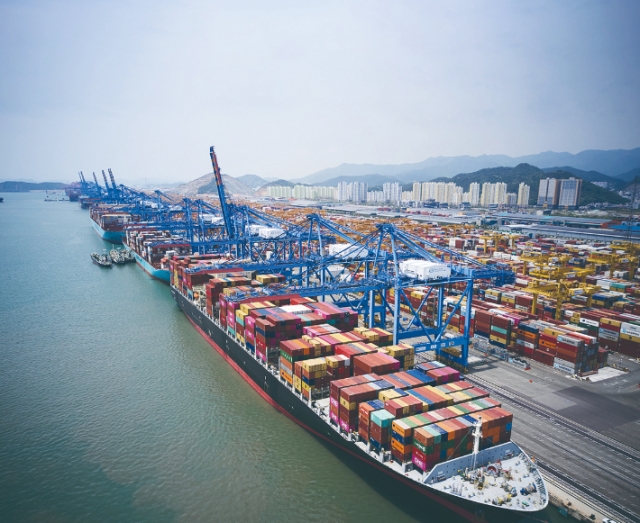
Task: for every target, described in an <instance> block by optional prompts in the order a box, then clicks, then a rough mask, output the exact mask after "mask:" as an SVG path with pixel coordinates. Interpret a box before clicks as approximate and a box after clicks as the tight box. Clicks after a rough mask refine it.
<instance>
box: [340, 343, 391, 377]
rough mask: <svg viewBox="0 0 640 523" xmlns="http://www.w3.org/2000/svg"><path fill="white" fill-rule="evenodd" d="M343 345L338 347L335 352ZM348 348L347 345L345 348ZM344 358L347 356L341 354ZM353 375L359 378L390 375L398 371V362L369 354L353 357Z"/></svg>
mask: <svg viewBox="0 0 640 523" xmlns="http://www.w3.org/2000/svg"><path fill="white" fill-rule="evenodd" d="M341 347H345V345H338V346H337V347H336V352H338V351H339V349H340V348H341ZM346 347H348V345H347V346H346ZM343 354H344V355H345V356H349V354H346V353H343ZM353 362H354V363H353V375H354V376H360V375H362V374H378V375H382V374H390V373H392V372H397V371H398V370H399V369H400V362H399V361H398V360H397V359H395V358H392V357H391V356H389V355H387V354H379V353H375V352H374V353H370V354H364V355H357V356H354V357H353Z"/></svg>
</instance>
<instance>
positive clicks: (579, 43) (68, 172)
mask: <svg viewBox="0 0 640 523" xmlns="http://www.w3.org/2000/svg"><path fill="white" fill-rule="evenodd" d="M639 27H640V2H638V1H636V0H632V1H629V2H622V1H612V2H585V1H575V2H573V1H568V0H561V1H557V2H545V1H540V0H536V1H520V0H518V1H515V0H514V1H512V2H500V1H496V0H490V1H486V2H483V1H477V0H474V1H467V2H455V1H451V0H447V1H439V2H427V1H424V0H421V1H416V2H402V1H394V2H389V1H387V2H375V1H371V0H369V1H363V2H349V1H345V0H340V1H336V2H299V1H291V2H264V1H260V2H258V1H256V2H242V1H237V0H236V1H233V2H214V1H210V0H208V1H198V0H194V1H180V2H176V1H171V2H164V1H161V0H154V1H144V0H141V1H135V0H134V1H117V0H110V1H87V0H83V1H74V0H68V1H64V0H62V1H60V0H56V1H29V0H17V1H6V0H2V1H1V2H0V38H1V41H0V71H1V74H0V115H1V116H0V117H1V125H0V179H17V178H20V179H28V178H31V179H36V180H61V181H68V180H72V179H75V178H76V173H77V171H79V170H83V171H84V172H85V174H86V173H87V172H91V171H93V170H95V171H98V170H99V169H106V168H107V167H111V168H113V171H114V173H115V175H116V179H120V180H127V181H131V180H135V179H140V180H141V179H145V178H146V179H147V180H158V181H183V180H184V181H186V180H191V179H193V178H196V177H198V176H200V175H202V174H205V173H207V172H210V171H211V164H210V161H209V156H208V148H209V146H210V145H215V146H216V151H217V153H218V160H219V163H220V165H221V168H222V171H223V172H224V173H227V174H230V175H232V176H240V175H243V174H247V173H252V174H258V175H262V176H267V177H283V178H295V177H299V176H304V175H307V174H310V173H313V172H315V171H318V170H320V169H323V168H326V167H333V166H336V165H339V164H341V163H343V162H348V163H381V164H390V163H408V162H418V161H421V160H424V159H426V158H428V157H432V156H456V155H463V154H468V155H473V156H475V155H481V154H508V155H511V156H517V155H523V154H531V153H537V152H541V151H547V150H554V151H568V152H572V153H577V152H579V151H581V150H584V149H630V148H634V147H638V146H640V95H639V93H640V31H639V30H638V28H639Z"/></svg>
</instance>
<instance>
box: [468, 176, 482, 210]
mask: <svg viewBox="0 0 640 523" xmlns="http://www.w3.org/2000/svg"><path fill="white" fill-rule="evenodd" d="M469 203H470V204H471V206H472V207H477V206H478V205H479V204H480V184H479V183H478V182H473V183H471V184H470V185H469Z"/></svg>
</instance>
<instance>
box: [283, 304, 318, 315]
mask: <svg viewBox="0 0 640 523" xmlns="http://www.w3.org/2000/svg"><path fill="white" fill-rule="evenodd" d="M280 308H281V309H282V310H283V311H285V312H288V313H290V314H298V315H300V314H311V313H312V312H313V311H312V310H311V309H310V308H309V307H305V306H304V305H281V306H280Z"/></svg>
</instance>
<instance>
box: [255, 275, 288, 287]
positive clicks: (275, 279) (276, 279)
mask: <svg viewBox="0 0 640 523" xmlns="http://www.w3.org/2000/svg"><path fill="white" fill-rule="evenodd" d="M256 280H257V281H259V282H260V283H261V284H262V285H271V284H272V283H281V282H283V281H285V280H286V278H285V277H284V275H282V274H258V275H257V276H256Z"/></svg>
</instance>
